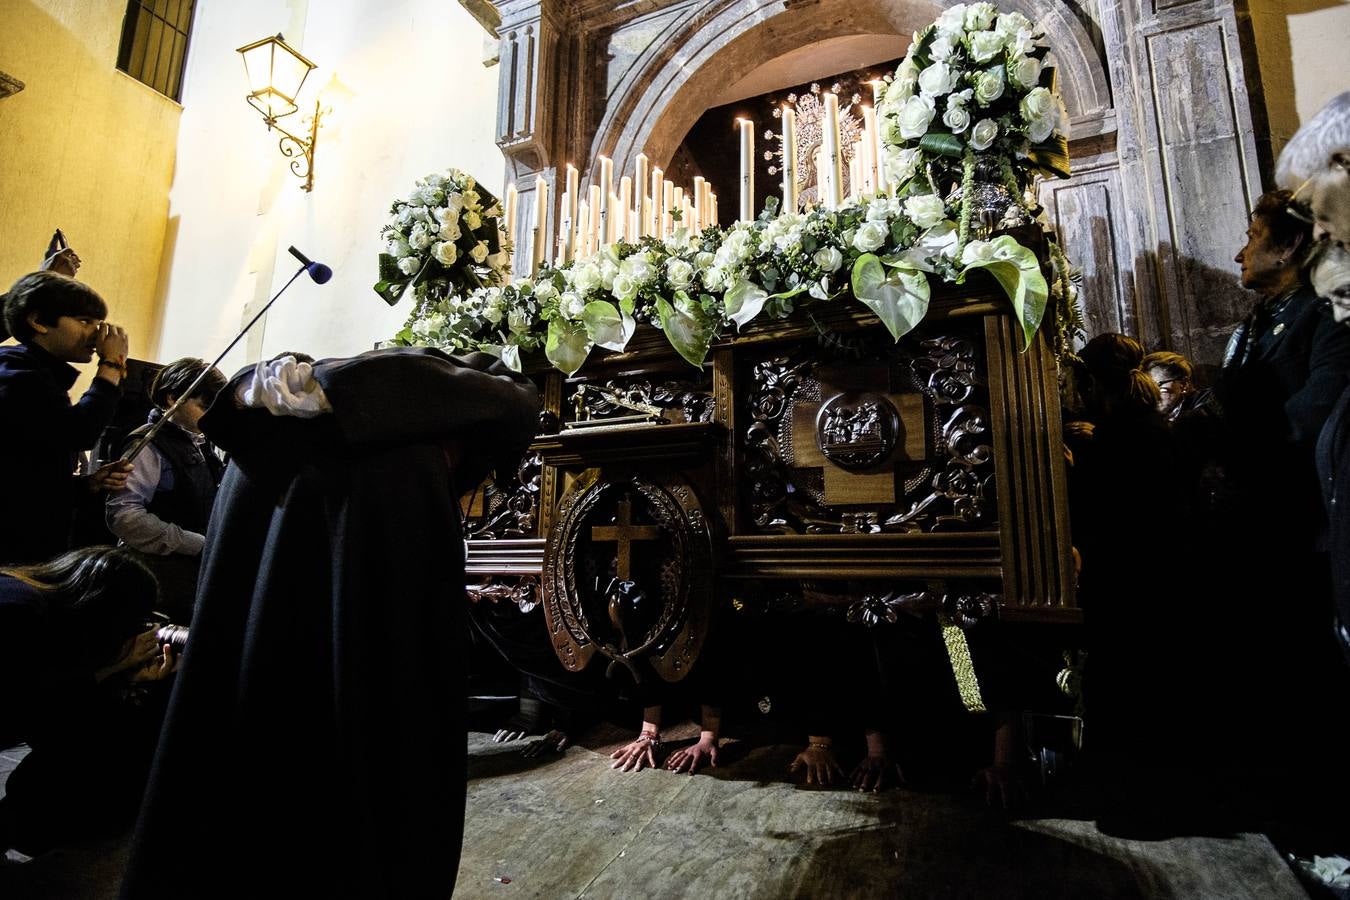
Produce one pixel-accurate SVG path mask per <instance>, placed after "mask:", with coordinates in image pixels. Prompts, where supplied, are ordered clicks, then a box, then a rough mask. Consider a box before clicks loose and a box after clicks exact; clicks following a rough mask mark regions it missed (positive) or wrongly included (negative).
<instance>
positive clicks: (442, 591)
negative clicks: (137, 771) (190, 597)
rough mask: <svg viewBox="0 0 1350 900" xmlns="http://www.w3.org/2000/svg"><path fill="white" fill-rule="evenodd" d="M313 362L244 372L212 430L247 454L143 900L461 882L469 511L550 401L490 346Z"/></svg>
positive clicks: (144, 815)
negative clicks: (477, 350) (477, 489)
mask: <svg viewBox="0 0 1350 900" xmlns="http://www.w3.org/2000/svg"><path fill="white" fill-rule="evenodd" d="M307 369H308V365H307V364H299V365H297V364H296V363H295V361H294V359H291V358H287V359H286V360H285V361H283V362H280V363H274V365H273V367H272V370H271V374H270V375H269V374H267V373H266V372H264V371H263V367H260V368H259V371H257V372H255V370H254V369H252V368H250V369H246V370H244V371H243V372H241V373H239V374H238V375H236V376H235V378H234V379H233V380H232V381H231V382H230V384H229V385H227V386H226V388H225V390H224V391H222V392H221V394H220V395H219V397H218V398H217V399H216V401H215V403H214V404H213V405H212V407H211V409H210V410H209V411H208V413H207V414H206V416H205V417H203V419H202V421H201V427H202V430H203V432H205V433H206V435H207V436H208V437H209V438H210V439H211V440H212V441H213V442H214V443H216V444H217V445H218V446H220V447H221V448H222V449H224V450H226V451H227V452H228V453H229V454H230V456H231V462H230V465H229V467H228V469H227V471H226V474H225V478H224V480H223V482H222V484H221V488H220V492H219V494H218V496H217V501H216V508H215V510H214V512H213V514H212V517H211V523H210V526H209V528H208V532H207V543H206V550H205V553H204V556H203V560H202V576H201V581H200V583H199V586H198V596H197V608H196V612H195V617H194V619H193V624H192V629H191V636H190V638H189V640H188V644H187V647H186V650H185V652H184V655H183V660H182V665H181V671H180V673H179V678H178V683H177V685H176V686H175V689H174V694H173V697H172V699H171V701H170V709H169V713H168V716H167V718H166V721H165V726H164V730H163V732H162V734H161V738H160V745H159V749H158V752H157V755H156V760H155V764H154V768H153V770H152V773H151V779H150V785H149V787H148V789H147V792H146V799H145V802H144V805H143V807H142V811H141V817H140V821H139V822H138V825H137V830H136V834H135V837H134V839H133V844H132V851H131V858H130V861H129V865H128V869H127V874H126V877H125V879H124V881H123V884H122V896H123V897H125V898H145V897H170V896H171V897H174V898H179V897H184V896H193V897H244V896H257V895H260V894H261V895H266V896H316V897H361V898H376V897H439V898H444V897H449V896H450V894H451V892H452V890H453V888H454V884H455V877H456V873H457V869H458V863H459V852H460V841H461V837H462V834H463V810H464V793H465V763H466V760H465V736H464V726H463V717H464V685H463V672H462V666H463V663H462V651H463V646H462V644H463V641H464V639H465V631H466V627H467V626H466V621H465V613H464V606H465V597H464V557H465V551H464V546H463V544H462V538H461V521H460V513H459V507H458V498H459V496H460V494H461V493H463V492H466V491H467V490H468V489H470V488H471V487H472V486H474V485H476V484H478V483H479V482H480V481H481V480H482V479H483V477H484V476H485V475H486V473H487V472H488V471H489V470H490V469H492V468H502V469H504V468H507V467H514V466H515V465H516V464H517V462H518V460H519V457H520V455H521V453H522V452H523V451H524V449H525V447H526V446H527V445H528V443H529V441H530V439H531V438H532V437H533V435H534V433H535V428H536V424H537V417H538V410H539V402H538V394H537V391H536V389H535V388H534V386H533V385H532V384H531V383H530V382H529V381H528V380H527V379H525V378H524V377H523V376H520V375H518V374H516V373H513V372H511V371H509V370H508V369H506V368H505V367H504V366H503V365H501V364H500V363H499V362H497V361H496V360H493V359H492V358H491V357H488V356H485V355H483V354H474V355H471V356H468V357H464V358H456V357H450V356H447V355H446V354H444V353H441V352H440V351H437V350H432V349H426V348H396V349H390V350H378V351H374V352H371V353H366V354H362V355H360V356H357V357H353V358H350V359H329V360H321V361H320V362H318V363H316V364H314V366H313V370H312V378H310V377H309V375H310V373H309V372H308V371H307ZM245 402H247V403H251V404H255V405H261V406H262V407H265V408H255V407H254V406H250V407H244V406H243V405H242V404H243V403H245ZM326 409H327V410H331V411H325V410H326ZM277 413H284V414H277ZM300 415H303V416H307V417H306V418H300V417H298V416H300Z"/></svg>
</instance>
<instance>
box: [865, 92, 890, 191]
mask: <svg viewBox="0 0 1350 900" xmlns="http://www.w3.org/2000/svg"><path fill="white" fill-rule="evenodd" d="M868 83H869V84H871V85H872V163H873V165H875V166H876V170H877V173H876V190H877V193H882V192H883V191H886V190H889V189H890V183H889V182H890V179H889V178H887V177H886V147H885V145H884V144H883V143H882V140H881V124H880V122H879V121H878V120H877V110H879V109H881V95H882V90H883V88H885V86H886V85H885V82H883V81H882V80H881V79H879V78H878V79H875V80H873V81H871V82H868ZM863 115H864V116H866V115H867V113H866V111H864V112H863Z"/></svg>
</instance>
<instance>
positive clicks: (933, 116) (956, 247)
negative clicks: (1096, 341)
mask: <svg viewBox="0 0 1350 900" xmlns="http://www.w3.org/2000/svg"><path fill="white" fill-rule="evenodd" d="M1038 36H1039V35H1038V32H1036V30H1035V29H1034V28H1033V26H1032V24H1031V22H1030V21H1028V20H1027V19H1026V17H1024V16H1022V15H1021V14H1020V13H999V12H998V11H997V10H996V9H995V8H994V7H993V6H992V5H991V4H989V3H974V4H970V5H965V4H959V5H956V6H952V7H950V8H948V9H947V10H946V11H945V12H944V13H943V14H942V15H941V16H940V17H939V18H938V20H937V22H936V23H934V24H933V25H932V26H930V27H929V28H926V29H924V30H923V31H922V32H920V33H919V34H918V35H916V36H915V40H914V43H913V45H912V46H911V49H910V52H909V54H908V55H907V56H906V57H905V59H904V61H903V62H902V63H901V64H900V66H899V68H898V69H897V70H896V73H895V75H894V77H893V78H892V79H891V80H890V84H889V86H888V87H887V89H886V91H885V95H884V99H883V101H882V102H881V103H880V104H879V109H878V112H879V115H880V117H881V118H880V122H881V126H880V127H881V128H882V129H883V131H882V136H883V144H884V145H885V167H886V172H887V175H888V177H889V178H890V180H891V181H892V182H894V184H893V185H892V187H891V189H890V190H889V191H888V192H886V193H881V194H878V195H875V196H870V197H863V198H861V199H859V200H857V201H854V202H852V203H850V204H848V205H846V206H845V207H843V208H842V209H835V210H828V209H824V208H815V209H812V210H810V211H808V212H805V213H798V212H796V211H795V210H794V211H785V212H783V213H781V214H778V211H777V210H776V209H775V208H773V207H770V209H768V210H766V211H765V213H764V214H763V215H761V216H760V217H759V218H758V219H756V220H754V221H752V222H738V223H736V224H735V225H733V226H731V227H729V228H727V229H725V230H719V229H717V228H708V229H705V230H703V231H701V232H694V231H692V230H690V229H688V228H686V227H679V228H677V229H676V231H675V232H674V233H673V234H671V235H670V236H668V237H666V238H664V239H658V238H654V237H644V238H642V239H641V240H639V241H638V242H637V243H628V242H626V241H620V242H619V243H616V244H613V245H611V246H608V247H605V248H604V249H602V250H601V251H599V252H598V253H596V254H594V255H592V256H589V257H586V258H582V259H577V260H574V261H571V262H568V263H566V264H565V265H563V266H561V267H553V266H550V265H547V264H546V265H545V266H544V267H543V268H542V269H541V270H540V271H539V273H538V274H537V275H536V276H535V277H534V278H532V279H522V280H518V281H516V282H515V283H513V284H507V283H506V281H507V278H506V275H507V271H506V268H507V261H508V259H509V253H508V251H507V248H506V245H505V242H504V239H503V238H502V237H501V236H500V235H499V234H498V233H497V224H496V218H495V217H496V216H498V215H500V211H499V210H498V208H497V206H496V201H495V199H493V198H490V197H487V196H486V195H485V194H483V192H482V191H481V190H478V189H476V188H475V186H474V183H473V180H472V179H470V178H468V177H467V176H464V175H463V174H462V173H458V172H451V173H450V177H449V178H447V177H445V176H431V177H429V178H427V179H423V180H422V181H419V182H418V183H417V187H416V189H415V190H414V192H413V194H412V195H411V196H410V197H409V199H408V200H407V201H399V202H396V203H395V204H394V206H393V208H392V209H391V215H392V217H393V218H392V220H391V222H390V224H389V225H387V226H386V227H385V231H384V235H385V238H386V240H387V242H388V247H387V250H388V252H387V254H385V255H382V256H381V276H382V278H386V280H384V281H381V283H380V284H379V285H377V286H376V289H377V290H379V291H380V293H381V295H382V296H385V297H386V299H389V298H390V296H393V297H394V298H396V297H397V296H398V293H401V292H402V291H403V290H404V288H406V287H407V286H408V285H409V284H410V283H413V284H416V285H417V289H416V290H417V296H418V298H419V299H418V304H417V306H416V308H415V309H414V310H413V314H412V316H411V317H410V319H409V321H408V325H407V326H406V327H405V328H404V330H403V331H402V332H400V333H399V335H398V336H397V338H396V339H395V342H396V343H419V344H431V345H434V346H439V347H442V348H444V349H447V350H452V351H454V350H483V351H487V352H491V353H496V354H497V355H499V356H501V358H502V359H503V360H505V361H506V362H507V363H508V364H509V365H511V366H512V367H514V368H516V369H520V368H521V366H522V353H527V352H532V351H536V350H539V349H542V350H543V352H544V355H545V356H546V358H547V359H548V361H549V362H550V363H551V364H552V365H553V366H555V367H556V368H558V369H560V370H561V371H563V372H566V373H568V374H571V373H573V372H575V371H577V370H578V369H580V368H581V366H582V365H583V364H584V363H585V361H586V359H587V357H588V356H589V354H590V352H591V351H592V349H593V348H595V347H601V348H603V349H608V350H614V351H622V350H624V349H625V348H626V347H627V345H628V343H629V341H630V340H631V338H632V336H633V334H634V333H635V331H636V329H637V326H638V325H639V324H644V323H649V324H651V325H652V326H655V327H656V328H658V329H660V330H661V331H663V332H664V333H665V336H666V339H667V340H668V341H669V342H670V344H671V346H672V347H673V348H674V349H675V350H676V351H677V352H678V353H679V354H680V355H681V356H682V357H684V359H686V360H688V361H689V362H690V363H691V364H693V365H695V366H701V365H703V362H704V360H705V358H706V356H707V353H708V350H709V348H710V346H711V345H712V342H713V341H714V340H715V339H716V338H717V336H718V335H719V334H721V333H723V332H725V331H726V330H729V329H732V328H735V329H742V328H745V327H746V326H747V325H750V324H751V323H752V322H756V321H762V320H764V319H775V318H777V319H781V318H784V317H786V316H788V315H790V314H791V313H792V312H793V310H794V309H795V308H796V306H798V305H806V304H812V303H824V302H833V301H835V300H838V299H839V298H841V297H851V298H852V299H854V300H856V301H858V302H860V303H862V304H864V305H865V306H867V307H868V308H869V309H871V310H872V311H873V312H874V313H875V314H876V315H877V317H878V318H879V319H880V320H881V322H882V323H883V324H884V325H885V326H886V328H887V329H888V330H889V331H890V333H891V335H892V336H893V337H894V338H895V339H896V340H897V341H898V340H899V339H900V338H901V337H902V336H904V335H905V334H906V333H908V332H909V331H910V330H912V329H913V328H914V327H916V326H917V325H918V324H919V323H920V322H921V321H922V320H923V318H924V316H925V315H926V314H927V311H928V304H929V296H930V290H931V289H930V281H931V279H933V278H937V279H939V280H941V281H946V282H949V283H951V282H955V283H960V282H962V281H964V280H965V278H966V276H967V275H968V274H969V273H970V272H972V271H974V270H977V269H983V270H985V271H986V272H988V273H989V274H990V275H991V276H992V277H993V279H994V280H995V281H996V282H997V283H998V284H999V285H1000V286H1001V287H1002V288H1003V289H1004V291H1005V292H1006V293H1007V295H1008V300H1009V302H1010V304H1011V306H1012V308H1013V311H1014V315H1015V316H1016V318H1017V321H1018V322H1019V323H1020V325H1021V329H1022V333H1023V337H1024V340H1025V346H1030V344H1031V341H1032V339H1033V337H1034V335H1035V332H1036V330H1037V328H1039V327H1040V325H1041V323H1042V319H1043V318H1045V317H1046V311H1047V306H1048V304H1051V303H1053V305H1054V311H1053V313H1052V315H1051V317H1050V318H1051V322H1052V323H1053V324H1054V326H1055V327H1056V334H1055V335H1054V336H1053V339H1054V340H1055V341H1056V348H1057V350H1059V351H1061V353H1063V352H1071V348H1072V340H1073V337H1074V335H1075V334H1077V333H1080V332H1081V325H1082V320H1081V316H1080V314H1079V313H1078V309H1077V303H1076V295H1077V289H1076V287H1075V286H1074V283H1073V282H1074V278H1073V270H1072V268H1071V267H1070V266H1069V264H1068V261H1067V260H1065V259H1064V256H1063V253H1062V252H1060V251H1059V249H1058V247H1055V246H1054V245H1053V244H1052V245H1051V262H1052V272H1053V278H1052V279H1051V281H1052V283H1050V284H1047V280H1046V278H1045V276H1044V274H1043V273H1042V270H1041V263H1040V260H1039V259H1038V258H1037V256H1036V254H1035V253H1034V252H1033V251H1032V250H1030V249H1028V248H1027V247H1025V246H1022V245H1021V244H1019V243H1018V242H1017V240H1016V239H1015V238H1014V237H1013V236H1012V235H1009V234H1003V235H999V236H996V237H993V238H992V239H991V240H988V241H980V240H974V241H972V240H969V238H968V230H969V211H968V209H967V207H968V204H967V203H966V202H964V201H963V202H962V203H961V204H960V206H961V209H959V210H957V209H949V206H950V205H949V203H948V202H947V200H945V199H944V197H943V194H944V193H945V189H946V188H947V187H948V186H949V185H947V184H933V183H930V177H931V176H930V172H932V171H933V169H934V168H935V166H934V163H935V162H945V164H946V174H948V175H950V174H951V171H952V168H953V162H956V163H958V164H959V165H957V167H956V171H957V172H958V173H959V174H960V177H961V178H962V179H963V183H964V184H966V185H967V186H968V185H969V181H970V179H971V177H972V172H973V170H974V169H973V166H972V162H971V161H972V157H973V156H974V154H975V153H976V152H986V153H990V154H995V155H996V158H1001V159H1003V160H1005V163H1004V164H1003V170H1004V172H1005V173H1007V172H1009V171H1012V172H1015V173H1017V174H1020V175H1025V174H1026V173H1027V172H1029V171H1030V170H1031V169H1035V168H1042V169H1046V170H1048V171H1052V172H1059V173H1060V174H1067V169H1066V166H1067V156H1064V151H1065V144H1066V131H1067V124H1066V121H1065V118H1066V117H1065V112H1064V105H1063V102H1062V101H1061V100H1060V99H1059V97H1058V96H1057V95H1056V94H1055V93H1054V92H1053V91H1052V90H1051V89H1050V87H1049V84H1050V83H1051V81H1052V79H1051V78H1050V77H1049V75H1048V74H1047V72H1046V71H1045V70H1044V68H1043V61H1044V56H1045V54H1046V52H1048V51H1047V49H1046V48H1044V47H1042V46H1039V45H1038V44H1037V38H1038ZM1061 157H1063V159H1062V160H1061ZM433 179H434V180H433ZM934 180H936V179H934ZM966 193H967V194H968V192H966ZM484 231H486V232H488V236H484V235H483V232H484ZM490 238H491V239H490ZM386 273H388V274H386ZM427 273H430V274H431V275H432V276H433V277H434V279H435V280H433V281H430V282H429V286H428V287H427V288H426V289H423V288H422V284H423V282H426V281H427ZM438 285H439V286H438ZM1065 347H1067V348H1069V349H1068V350H1064V349H1063V348H1065Z"/></svg>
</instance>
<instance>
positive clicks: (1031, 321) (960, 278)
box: [956, 234, 1050, 351]
mask: <svg viewBox="0 0 1350 900" xmlns="http://www.w3.org/2000/svg"><path fill="white" fill-rule="evenodd" d="M989 247H990V253H991V256H990V257H989V258H986V259H979V260H974V261H972V262H971V263H969V264H968V265H967V266H966V267H965V268H964V269H962V270H961V273H960V274H959V275H957V277H956V283H957V284H961V283H963V282H964V281H965V280H966V274H967V273H969V272H972V271H974V270H975V269H984V270H985V271H986V272H988V273H989V274H990V275H992V276H994V278H995V280H997V281H998V283H999V285H1000V286H1001V287H1002V288H1003V292H1004V293H1006V294H1007V295H1008V299H1009V300H1010V301H1011V302H1012V307H1013V312H1014V313H1016V315H1017V321H1018V322H1019V323H1020V324H1021V326H1022V337H1023V341H1024V342H1023V344H1022V350H1023V351H1025V350H1026V349H1027V348H1028V347H1030V346H1031V339H1032V338H1033V337H1035V335H1036V329H1037V328H1039V327H1040V324H1041V319H1042V318H1043V317H1044V316H1045V304H1046V300H1047V298H1048V297H1049V296H1050V288H1049V286H1048V285H1047V284H1046V283H1045V276H1044V275H1043V274H1041V264H1040V262H1039V261H1038V260H1037V259H1036V254H1035V253H1033V252H1032V251H1031V250H1030V249H1028V248H1026V247H1023V246H1022V245H1021V244H1019V243H1017V241H1016V240H1014V239H1013V237H1012V235H1008V234H1004V235H1000V236H998V237H996V238H994V239H993V240H992V241H990V242H989Z"/></svg>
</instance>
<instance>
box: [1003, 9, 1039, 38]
mask: <svg viewBox="0 0 1350 900" xmlns="http://www.w3.org/2000/svg"><path fill="white" fill-rule="evenodd" d="M1034 28H1035V26H1033V25H1032V24H1031V20H1030V19H1028V18H1027V17H1026V16H1024V15H1022V14H1021V13H1020V12H1005V13H1002V14H1000V15H999V17H998V21H997V22H995V23H994V30H995V31H997V32H998V33H999V34H1008V35H1012V34H1017V33H1018V32H1021V31H1025V32H1027V33H1028V34H1030V33H1031V31H1033V30H1034Z"/></svg>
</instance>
